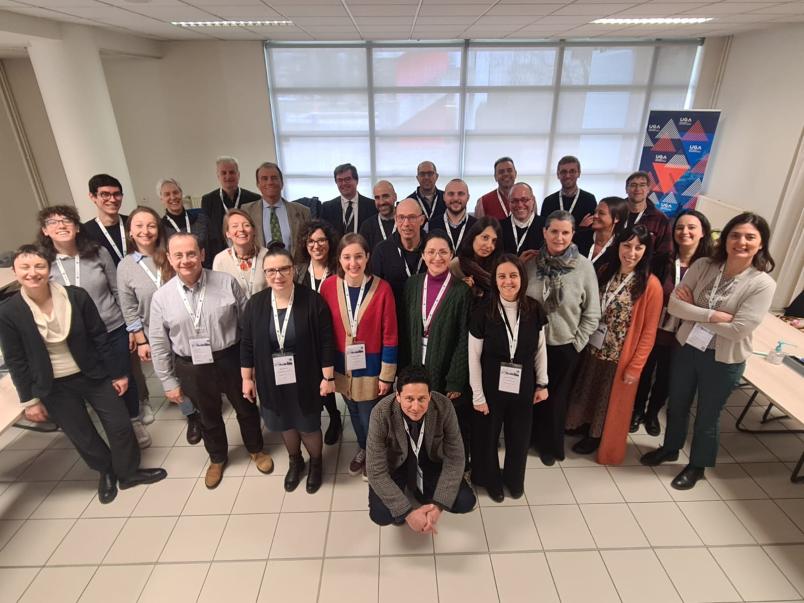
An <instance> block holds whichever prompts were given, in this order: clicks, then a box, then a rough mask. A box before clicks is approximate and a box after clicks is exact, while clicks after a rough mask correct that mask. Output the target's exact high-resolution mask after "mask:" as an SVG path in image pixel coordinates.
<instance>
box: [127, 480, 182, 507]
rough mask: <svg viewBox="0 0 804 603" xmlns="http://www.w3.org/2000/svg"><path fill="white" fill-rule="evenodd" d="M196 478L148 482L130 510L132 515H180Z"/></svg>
mask: <svg viewBox="0 0 804 603" xmlns="http://www.w3.org/2000/svg"><path fill="white" fill-rule="evenodd" d="M196 482H197V480H195V479H193V478H189V477H188V478H181V477H178V478H170V479H163V480H162V481H161V482H157V483H155V484H150V485H149V486H148V487H147V488H146V489H145V492H143V494H142V497H141V498H140V500H139V501H138V502H137V506H136V507H134V510H133V511H132V512H131V516H132V517H160V516H161V517H164V516H166V515H181V512H182V510H183V509H184V505H185V504H186V503H187V499H188V498H189V497H190V492H192V491H193V488H194V487H195V484H196Z"/></svg>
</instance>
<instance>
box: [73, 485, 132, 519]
mask: <svg viewBox="0 0 804 603" xmlns="http://www.w3.org/2000/svg"><path fill="white" fill-rule="evenodd" d="M145 489H146V486H135V487H134V488H128V489H127V490H120V489H119V488H118V490H117V496H116V497H115V499H114V501H112V502H110V503H109V504H101V502H100V501H99V500H98V497H97V496H94V497H92V499H91V500H90V501H89V504H88V505H87V508H86V509H84V512H83V513H82V514H81V517H128V516H129V515H131V513H132V512H133V511H134V507H136V506H137V503H139V502H140V499H141V498H142V495H143V494H145Z"/></svg>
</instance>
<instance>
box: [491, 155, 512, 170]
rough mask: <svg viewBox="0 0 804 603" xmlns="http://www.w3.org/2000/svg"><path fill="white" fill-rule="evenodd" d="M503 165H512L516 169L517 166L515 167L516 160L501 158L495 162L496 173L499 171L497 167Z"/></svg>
mask: <svg viewBox="0 0 804 603" xmlns="http://www.w3.org/2000/svg"><path fill="white" fill-rule="evenodd" d="M501 163H510V164H511V165H513V166H514V168H516V165H514V160H513V159H511V158H510V157H500V158H499V159H498V160H497V161H495V162H494V171H495V172H496V171H497V166H498V165H500V164H501Z"/></svg>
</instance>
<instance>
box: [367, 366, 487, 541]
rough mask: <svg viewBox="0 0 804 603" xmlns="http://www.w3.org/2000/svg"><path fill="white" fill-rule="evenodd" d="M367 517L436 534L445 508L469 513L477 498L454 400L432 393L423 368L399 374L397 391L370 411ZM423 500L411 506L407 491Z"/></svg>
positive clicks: (383, 523)
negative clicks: (466, 466)
mask: <svg viewBox="0 0 804 603" xmlns="http://www.w3.org/2000/svg"><path fill="white" fill-rule="evenodd" d="M366 453H367V454H366V472H367V474H368V481H369V516H370V517H371V520H372V521H373V522H374V523H376V524H379V525H381V526H384V525H388V524H391V523H393V524H395V525H402V524H403V523H407V524H408V526H409V527H410V529H411V530H413V531H414V532H421V533H424V534H428V533H434V532H436V524H437V523H438V519H439V517H440V516H441V512H442V511H445V510H446V511H449V512H451V513H468V512H469V511H471V510H472V509H474V507H475V503H476V502H477V499H476V498H475V495H474V492H472V489H471V488H470V487H469V484H468V483H467V482H466V480H465V479H464V478H463V470H464V451H463V440H461V432H460V429H459V428H458V419H457V417H456V415H455V410H454V409H453V405H452V402H451V401H450V400H449V398H447V397H446V396H444V395H443V394H439V393H438V392H431V391H430V377H429V375H428V373H427V370H426V369H425V368H424V367H422V366H411V367H407V368H405V369H403V370H401V371H400V372H399V375H398V376H397V384H396V393H394V394H390V395H388V396H386V397H385V398H383V399H382V400H380V401H379V402H378V403H377V406H375V407H374V410H373V411H372V412H371V422H370V423H369V431H368V439H367V445H366ZM406 488H407V489H409V490H410V491H411V492H412V493H413V495H414V496H415V498H416V499H417V500H419V502H421V503H422V506H420V507H419V508H417V509H413V505H412V504H411V502H410V500H409V499H408V497H407V496H406V495H405V489H406Z"/></svg>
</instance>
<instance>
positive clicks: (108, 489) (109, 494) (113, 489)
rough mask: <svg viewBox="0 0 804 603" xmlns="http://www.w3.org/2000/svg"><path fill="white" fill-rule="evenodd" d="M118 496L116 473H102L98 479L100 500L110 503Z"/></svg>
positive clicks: (103, 502) (102, 502) (106, 503)
mask: <svg viewBox="0 0 804 603" xmlns="http://www.w3.org/2000/svg"><path fill="white" fill-rule="evenodd" d="M116 496H117V478H116V477H115V476H114V473H101V475H100V479H99V480H98V500H99V501H100V503H101V504H102V505H108V504H109V503H110V502H112V501H113V500H114V499H115V497H116Z"/></svg>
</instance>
